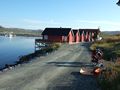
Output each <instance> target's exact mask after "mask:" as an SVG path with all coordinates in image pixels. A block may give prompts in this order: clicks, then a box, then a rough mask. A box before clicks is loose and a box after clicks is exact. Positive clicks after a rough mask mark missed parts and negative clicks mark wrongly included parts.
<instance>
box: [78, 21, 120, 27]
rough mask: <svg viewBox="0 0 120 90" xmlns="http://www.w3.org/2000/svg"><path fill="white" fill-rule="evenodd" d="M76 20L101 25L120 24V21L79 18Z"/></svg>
mask: <svg viewBox="0 0 120 90" xmlns="http://www.w3.org/2000/svg"><path fill="white" fill-rule="evenodd" d="M76 22H80V23H89V24H100V25H114V26H120V22H115V21H105V20H103V21H90V20H77V21H76Z"/></svg>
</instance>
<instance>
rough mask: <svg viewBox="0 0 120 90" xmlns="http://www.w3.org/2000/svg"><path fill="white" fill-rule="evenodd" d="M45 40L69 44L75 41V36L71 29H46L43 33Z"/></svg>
mask: <svg viewBox="0 0 120 90" xmlns="http://www.w3.org/2000/svg"><path fill="white" fill-rule="evenodd" d="M42 36H43V40H45V41H49V42H61V43H62V42H68V43H70V44H72V43H73V41H74V34H73V31H72V29H71V28H45V30H44V31H43V32H42Z"/></svg>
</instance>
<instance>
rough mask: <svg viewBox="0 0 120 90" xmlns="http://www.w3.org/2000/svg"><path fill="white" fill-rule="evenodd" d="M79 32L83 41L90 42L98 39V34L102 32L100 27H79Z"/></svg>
mask: <svg viewBox="0 0 120 90" xmlns="http://www.w3.org/2000/svg"><path fill="white" fill-rule="evenodd" d="M79 32H80V41H81V42H90V41H94V40H95V39H96V37H97V35H98V34H99V33H100V29H99V28H98V29H79Z"/></svg>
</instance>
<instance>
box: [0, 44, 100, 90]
mask: <svg viewBox="0 0 120 90" xmlns="http://www.w3.org/2000/svg"><path fill="white" fill-rule="evenodd" d="M88 47H89V43H80V44H73V45H68V44H64V45H62V46H61V47H60V48H59V50H57V51H55V52H53V53H51V54H48V55H47V56H42V57H37V58H35V59H34V60H32V61H31V62H30V63H27V64H23V65H21V66H17V67H16V68H14V69H12V70H9V71H7V72H3V73H0V90H100V89H99V86H98V85H97V82H96V79H95V77H93V76H84V75H80V73H79V71H80V67H82V66H85V65H86V66H87V65H89V63H90V52H89V50H88Z"/></svg>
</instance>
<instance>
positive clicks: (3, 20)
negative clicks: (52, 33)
mask: <svg viewBox="0 0 120 90" xmlns="http://www.w3.org/2000/svg"><path fill="white" fill-rule="evenodd" d="M117 1H118V0H0V25H1V26H3V27H8V28H9V27H10V28H24V29H44V28H46V27H63V28H68V27H70V28H74V29H78V28H100V29H101V31H116V30H118V31H119V30H120V7H119V6H117V5H116V2H117Z"/></svg>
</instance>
